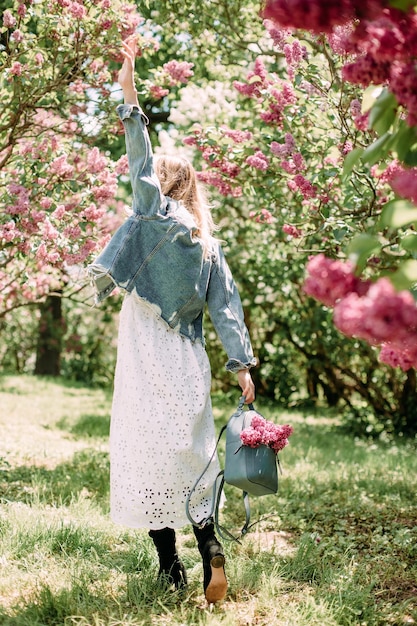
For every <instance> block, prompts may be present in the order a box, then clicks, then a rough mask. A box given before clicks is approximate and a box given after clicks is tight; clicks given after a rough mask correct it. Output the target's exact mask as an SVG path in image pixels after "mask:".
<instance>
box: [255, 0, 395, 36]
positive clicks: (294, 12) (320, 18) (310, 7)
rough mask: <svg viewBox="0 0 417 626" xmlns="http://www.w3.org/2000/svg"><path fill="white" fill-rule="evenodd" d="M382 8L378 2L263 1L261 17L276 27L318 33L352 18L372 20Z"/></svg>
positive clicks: (371, 0)
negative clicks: (267, 19) (270, 21)
mask: <svg viewBox="0 0 417 626" xmlns="http://www.w3.org/2000/svg"><path fill="white" fill-rule="evenodd" d="M384 6H385V2H384V1H378V0H370V1H369V2H366V3H365V2H363V1H362V2H360V1H359V0H339V1H336V0H267V1H266V4H265V8H264V11H263V16H264V17H265V18H269V19H270V20H272V22H273V23H274V24H277V25H280V26H284V27H290V28H299V29H302V30H305V29H308V30H311V31H312V32H316V33H322V32H331V31H332V30H333V28H334V27H335V26H337V25H339V24H346V23H347V22H349V21H351V20H352V19H354V18H362V19H364V18H374V17H376V16H377V15H379V14H380V13H381V11H382V9H383V8H384Z"/></svg>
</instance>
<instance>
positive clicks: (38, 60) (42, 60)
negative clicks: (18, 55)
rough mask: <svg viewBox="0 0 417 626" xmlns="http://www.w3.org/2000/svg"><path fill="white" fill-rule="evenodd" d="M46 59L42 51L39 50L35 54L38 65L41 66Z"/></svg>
mask: <svg viewBox="0 0 417 626" xmlns="http://www.w3.org/2000/svg"><path fill="white" fill-rule="evenodd" d="M44 61H45V59H44V58H43V54H42V53H41V52H37V53H36V54H35V62H36V65H39V66H41V65H43V63H44Z"/></svg>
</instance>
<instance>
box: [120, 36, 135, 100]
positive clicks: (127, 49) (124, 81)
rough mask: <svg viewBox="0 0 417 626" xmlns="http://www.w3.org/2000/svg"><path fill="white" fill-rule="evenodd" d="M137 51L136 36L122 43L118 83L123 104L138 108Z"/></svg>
mask: <svg viewBox="0 0 417 626" xmlns="http://www.w3.org/2000/svg"><path fill="white" fill-rule="evenodd" d="M137 51H138V44H137V36H136V35H132V36H131V37H128V38H127V39H126V41H122V50H121V53H122V55H123V59H124V60H123V65H122V67H121V68H120V71H119V75H118V81H119V84H120V86H121V88H122V90H123V96H124V100H125V104H136V105H137V106H139V102H138V96H137V91H136V88H135V58H136V54H137Z"/></svg>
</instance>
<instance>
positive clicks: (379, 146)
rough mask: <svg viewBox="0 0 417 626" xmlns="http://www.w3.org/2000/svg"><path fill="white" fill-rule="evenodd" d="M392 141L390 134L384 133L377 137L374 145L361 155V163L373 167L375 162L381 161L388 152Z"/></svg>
mask: <svg viewBox="0 0 417 626" xmlns="http://www.w3.org/2000/svg"><path fill="white" fill-rule="evenodd" d="M392 141H393V135H392V134H391V133H385V135H382V137H379V138H378V139H377V140H376V141H374V143H371V145H370V146H368V147H367V148H366V150H365V151H364V153H363V154H362V157H361V158H362V161H363V162H364V163H369V165H374V164H375V163H376V162H377V161H379V160H381V159H383V158H384V157H385V156H386V155H387V154H388V152H389V150H390V148H391V145H392Z"/></svg>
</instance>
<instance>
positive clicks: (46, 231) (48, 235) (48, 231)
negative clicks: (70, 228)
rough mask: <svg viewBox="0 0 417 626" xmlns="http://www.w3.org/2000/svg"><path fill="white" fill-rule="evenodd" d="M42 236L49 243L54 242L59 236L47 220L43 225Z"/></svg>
mask: <svg viewBox="0 0 417 626" xmlns="http://www.w3.org/2000/svg"><path fill="white" fill-rule="evenodd" d="M42 234H43V237H44V238H45V239H49V240H50V241H55V240H56V239H57V238H58V236H59V233H58V231H57V229H56V228H55V227H54V226H52V224H51V222H50V221H49V220H48V219H46V220H45V221H44V223H43V232H42Z"/></svg>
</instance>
